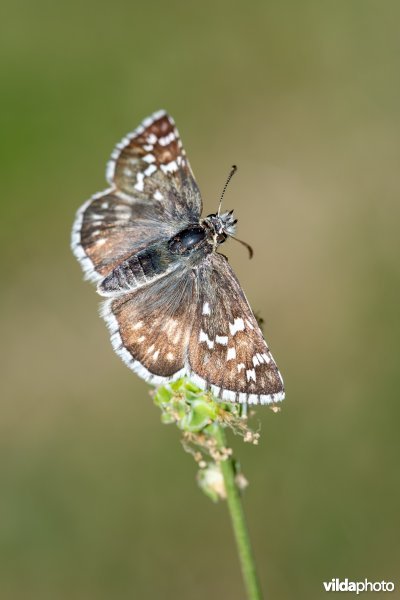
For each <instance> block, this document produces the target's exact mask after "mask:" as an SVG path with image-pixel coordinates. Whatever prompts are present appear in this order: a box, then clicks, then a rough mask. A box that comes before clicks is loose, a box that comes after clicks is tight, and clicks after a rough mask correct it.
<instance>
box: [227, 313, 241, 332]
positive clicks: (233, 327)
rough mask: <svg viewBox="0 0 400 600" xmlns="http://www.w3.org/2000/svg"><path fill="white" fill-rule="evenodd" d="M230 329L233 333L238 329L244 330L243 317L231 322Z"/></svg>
mask: <svg viewBox="0 0 400 600" xmlns="http://www.w3.org/2000/svg"><path fill="white" fill-rule="evenodd" d="M229 329H230V332H231V335H235V334H236V333H237V332H238V331H243V330H244V321H243V319H242V318H241V317H238V318H236V319H235V320H234V322H233V323H229Z"/></svg>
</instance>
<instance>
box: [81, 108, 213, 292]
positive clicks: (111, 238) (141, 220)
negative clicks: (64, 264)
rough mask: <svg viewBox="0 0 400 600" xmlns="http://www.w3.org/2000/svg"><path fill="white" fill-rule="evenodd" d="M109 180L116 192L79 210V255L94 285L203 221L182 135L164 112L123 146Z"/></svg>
mask: <svg viewBox="0 0 400 600" xmlns="http://www.w3.org/2000/svg"><path fill="white" fill-rule="evenodd" d="M107 178H108V180H109V183H110V185H111V187H110V188H109V189H108V190H106V191H104V192H101V193H99V194H96V195H95V196H93V198H91V199H90V200H88V201H87V202H85V204H84V205H83V206H82V207H81V208H80V209H79V210H78V212H77V215H76V219H75V223H74V227H73V232H72V249H73V251H74V254H75V256H76V257H77V258H78V260H79V261H80V262H81V265H82V268H83V270H84V271H85V273H86V276H87V278H89V279H91V280H93V281H99V280H101V279H102V277H104V276H105V275H107V273H109V272H110V271H111V270H112V269H113V268H114V267H115V266H116V265H117V264H118V263H119V262H120V261H122V260H124V259H126V258H127V257H128V256H130V255H131V254H133V253H136V252H137V251H138V250H140V249H142V248H145V247H146V246H148V245H149V244H150V243H153V242H156V241H159V240H163V239H169V238H170V237H172V236H173V235H174V234H175V233H176V232H177V231H179V230H180V229H182V228H183V227H184V226H185V225H186V224H189V223H193V222H196V221H198V220H199V217H200V213H201V206H202V203H201V196H200V192H199V189H198V187H197V184H196V182H195V180H194V177H193V174H192V171H191V169H190V166H189V163H188V162H187V159H186V155H185V152H184V149H183V147H182V142H181V140H180V137H179V134H178V131H177V130H176V128H175V125H174V124H173V121H172V119H171V118H170V117H169V116H168V115H167V114H166V113H165V112H164V111H160V112H159V113H155V114H154V115H153V116H152V117H149V118H148V119H145V121H144V122H143V124H142V125H140V126H139V127H138V128H137V129H136V130H135V131H134V132H133V133H132V134H130V135H128V136H127V137H126V138H124V139H123V140H122V142H120V144H118V145H117V147H116V148H115V150H114V152H113V153H112V157H111V160H110V162H109V163H108V167H107Z"/></svg>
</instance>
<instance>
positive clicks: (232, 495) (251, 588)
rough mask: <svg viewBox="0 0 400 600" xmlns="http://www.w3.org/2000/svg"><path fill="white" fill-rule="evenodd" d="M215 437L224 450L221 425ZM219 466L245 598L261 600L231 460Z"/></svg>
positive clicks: (223, 434)
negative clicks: (245, 592) (245, 591)
mask: <svg viewBox="0 0 400 600" xmlns="http://www.w3.org/2000/svg"><path fill="white" fill-rule="evenodd" d="M215 437H216V440H217V443H218V446H219V447H220V448H222V447H225V448H226V437H225V431H224V429H223V426H222V425H219V426H218V428H217V432H216V434H215ZM220 465H221V471H222V475H223V477H224V482H225V490H226V499H227V502H228V508H229V513H230V517H231V521H232V527H233V531H234V534H235V539H236V546H237V550H238V553H239V558H240V564H241V567H242V574H243V579H244V583H245V587H246V590H247V596H248V598H249V600H262V594H261V587H260V583H259V581H258V577H257V572H256V566H255V562H254V557H253V553H252V550H251V545H250V537H249V532H248V530H247V525H246V520H245V516H244V511H243V506H242V502H241V498H240V494H239V490H238V488H237V485H236V483H235V468H234V464H233V461H232V459H229V458H228V459H227V460H222V461H221V463H220Z"/></svg>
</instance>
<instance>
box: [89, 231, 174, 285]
mask: <svg viewBox="0 0 400 600" xmlns="http://www.w3.org/2000/svg"><path fill="white" fill-rule="evenodd" d="M176 265H177V260H176V257H174V256H173V255H171V253H170V252H169V250H168V247H167V244H166V242H161V243H158V244H154V245H152V246H149V247H148V248H146V249H144V250H141V251H140V252H138V253H137V254H134V255H133V256H130V257H129V258H128V259H126V260H125V261H123V262H122V263H120V264H119V265H117V266H116V267H115V268H114V269H113V270H112V271H111V273H109V274H108V275H107V276H106V277H105V278H104V279H103V281H101V282H100V283H99V286H98V292H99V293H100V294H101V295H102V296H109V295H114V294H118V293H124V292H126V291H129V290H134V289H136V288H138V287H141V286H143V285H146V283H149V282H151V281H154V279H156V278H159V277H161V276H163V275H165V274H167V273H168V272H169V271H171V270H172V269H173V268H174V267H175V266H176Z"/></svg>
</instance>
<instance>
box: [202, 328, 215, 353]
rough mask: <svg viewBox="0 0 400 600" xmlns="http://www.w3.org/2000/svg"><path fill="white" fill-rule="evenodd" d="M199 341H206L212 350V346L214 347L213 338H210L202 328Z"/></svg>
mask: <svg viewBox="0 0 400 600" xmlns="http://www.w3.org/2000/svg"><path fill="white" fill-rule="evenodd" d="M199 342H206V343H207V346H208V347H209V349H210V350H212V348H214V342H213V340H210V338H209V337H208V335H207V334H206V333H205V331H203V330H202V329H200V335H199Z"/></svg>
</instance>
